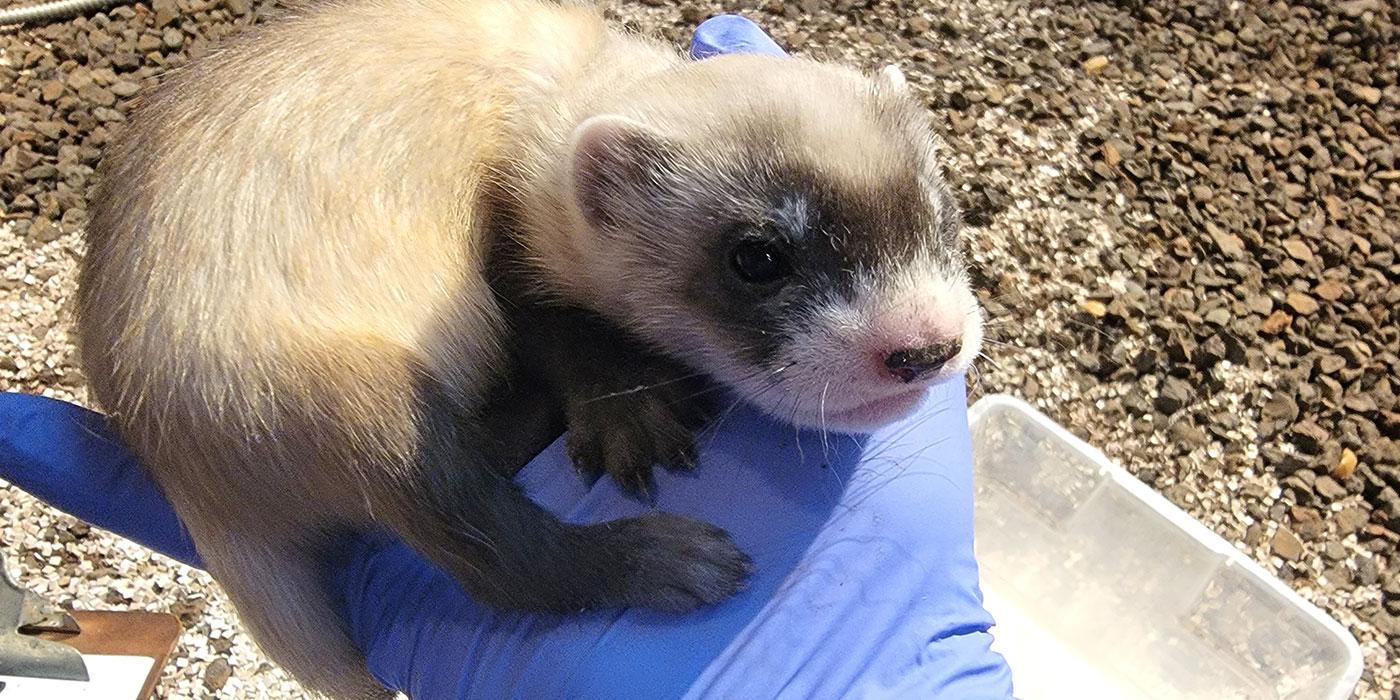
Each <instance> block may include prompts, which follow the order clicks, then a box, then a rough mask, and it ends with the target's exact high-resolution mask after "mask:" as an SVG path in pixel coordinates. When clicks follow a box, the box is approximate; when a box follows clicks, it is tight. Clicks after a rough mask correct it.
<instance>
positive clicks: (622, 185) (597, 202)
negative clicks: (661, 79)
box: [572, 115, 671, 229]
mask: <svg viewBox="0 0 1400 700" xmlns="http://www.w3.org/2000/svg"><path fill="white" fill-rule="evenodd" d="M670 150H671V149H670V148H669V147H668V146H667V144H666V142H665V139H664V137H662V136H661V135H660V134H658V133H657V132H655V131H654V130H652V129H651V128H650V127H648V126H646V125H645V124H641V123H639V122H636V121H633V120H631V119H628V118H626V117H620V116H615V115H603V116H597V117H590V118H589V119H587V120H585V121H584V122H583V123H582V124H580V125H579V126H578V128H576V129H575V130H574V134H573V149H572V154H573V157H572V162H573V191H574V197H575V200H576V201H577V203H578V206H579V209H580V210H581V211H582V212H583V215H584V217H585V218H586V219H587V220H588V223H590V224H592V225H593V226H595V227H597V228H602V229H610V228H615V227H617V226H618V225H619V224H621V223H623V221H624V220H626V219H627V218H628V214H629V213H630V212H629V210H632V211H635V209H636V207H637V205H638V204H639V203H642V202H645V201H648V200H649V199H650V198H651V197H652V196H653V195H655V194H656V193H657V190H658V189H659V188H660V186H661V180H660V178H659V175H660V172H661V170H662V168H663V167H664V166H665V165H666V163H667V162H669V160H670V157H669V153H670Z"/></svg>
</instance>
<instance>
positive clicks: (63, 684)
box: [0, 654, 156, 700]
mask: <svg viewBox="0 0 1400 700" xmlns="http://www.w3.org/2000/svg"><path fill="white" fill-rule="evenodd" d="M155 662H156V660H155V659H153V658H151V657H149V656H108V655H105V654H83V663H85V664H87V670H88V681H87V682H86V683H84V682H82V681H55V680H49V679H46V678H20V677H18V676H4V675H0V683H4V684H5V687H4V689H2V690H0V700H136V698H137V697H138V696H139V695H140V694H141V686H143V685H145V684H146V676H147V675H148V674H149V673H150V672H151V665H152V664H154V663H155Z"/></svg>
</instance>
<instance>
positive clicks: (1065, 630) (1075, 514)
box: [969, 395, 1361, 700]
mask: <svg viewBox="0 0 1400 700" xmlns="http://www.w3.org/2000/svg"><path fill="white" fill-rule="evenodd" d="M969 418H970V421H971V425H972V440H973V450H974V454H975V455H976V470H977V472H976V479H977V511H976V517H977V520H976V526H977V540H976V542H977V557H978V562H979V564H980V566H981V575H982V587H983V592H984V593H985V595H986V604H987V608H988V610H989V611H990V612H991V613H992V615H993V616H994V617H995V618H996V620H997V626H996V628H995V629H994V630H993V635H994V636H995V638H996V640H997V641H996V644H995V647H994V648H996V649H997V650H998V651H1000V652H1001V653H1002V654H1003V655H1005V656H1006V658H1007V660H1008V661H1009V662H1010V664H1011V669H1012V675H1013V678H1014V682H1015V685H1016V694H1017V695H1018V696H1019V697H1021V698H1025V699H1026V700H1034V699H1036V698H1076V699H1084V698H1153V699H1158V698H1172V699H1176V698H1201V699H1202V700H1205V699H1209V700H1230V699H1234V698H1251V699H1252V698H1289V699H1292V698H1296V699H1299V700H1331V699H1336V700H1341V699H1343V698H1349V697H1351V695H1352V693H1353V692H1354V690H1355V686H1356V682H1357V680H1358V679H1359V678H1360V676H1361V651H1360V649H1359V648H1358V646H1357V644H1356V640H1355V639H1353V638H1352V636H1351V635H1350V634H1348V633H1347V631H1346V630H1345V629H1343V628H1342V626H1341V625H1339V624H1337V622H1336V621H1335V620H1333V619H1332V618H1330V617H1328V616H1327V615H1325V614H1323V613H1322V611H1320V610H1318V609H1317V608H1316V607H1314V606H1313V605H1311V604H1310V603H1308V602H1307V601H1305V600H1303V599H1302V598H1300V597H1299V596H1298V595H1297V594H1296V593H1295V592H1294V591H1292V590H1291V589H1289V588H1288V587H1287V586H1286V585H1285V584H1284V583H1283V582H1282V581H1279V580H1278V579H1277V578H1275V577H1274V576H1272V575H1271V574H1269V573H1267V572H1265V571H1264V570H1263V569H1262V568H1260V567H1259V566H1258V565H1257V564H1256V563H1254V562H1253V561H1252V560H1250V559H1249V557H1247V556H1246V555H1244V554H1243V553H1242V552H1240V551H1238V550H1237V549H1235V548H1234V547H1233V546H1231V545H1230V544H1229V543H1228V542H1226V541H1225V540H1224V539H1223V538H1221V537H1219V536H1218V535H1216V534H1214V533H1212V532H1211V531H1210V530H1208V529H1206V527H1205V526H1203V525H1201V524H1200V523H1199V522H1197V521H1196V520H1195V519H1193V518H1192V517H1191V516H1190V515H1188V514H1186V513H1185V512H1184V511H1182V510H1180V509H1179V508H1177V507H1176V506H1174V505H1172V504H1171V503H1170V502H1168V501H1167V500H1166V499H1165V498H1163V497H1162V496H1160V495H1158V494H1157V493H1156V492H1154V491H1153V490H1152V489H1151V488H1149V487H1147V486H1146V485H1145V484H1143V483H1142V482H1140V481H1138V480H1137V479H1136V478H1134V477H1133V476H1132V475H1130V474H1128V473H1127V472H1126V471H1124V470H1123V469H1122V468H1121V467H1118V466H1117V465H1115V464H1113V463H1112V462H1110V461H1109V460H1108V459H1107V458H1106V457H1105V456H1104V455H1103V454H1102V453H1101V452H1099V451H1098V450H1096V449H1094V448H1092V447H1090V446H1089V445H1086V444H1085V443H1084V442H1082V441H1081V440H1079V439H1077V438H1075V437H1074V436H1073V435H1071V434H1070V433H1069V432H1068V431H1066V430H1065V429H1064V428H1062V427H1060V426H1059V425H1057V424H1055V423H1054V422H1053V421H1051V420H1050V419H1049V418H1047V417H1046V416H1045V415H1043V414H1041V413H1040V412H1038V411H1036V410H1035V409H1034V408H1032V407H1031V406H1030V405H1028V404H1026V403H1025V402H1023V401H1020V400H1017V399H1015V398H1012V397H1009V396H1000V395H998V396H988V397H986V398H983V399H981V400H980V401H978V402H977V403H976V404H974V405H973V406H972V408H971V409H970V415H969Z"/></svg>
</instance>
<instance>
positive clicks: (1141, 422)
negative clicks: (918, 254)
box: [0, 0, 1400, 698]
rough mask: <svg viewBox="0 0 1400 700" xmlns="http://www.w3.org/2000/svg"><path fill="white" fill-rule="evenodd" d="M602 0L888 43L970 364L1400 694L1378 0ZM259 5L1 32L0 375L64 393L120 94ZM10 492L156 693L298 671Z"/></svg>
mask: <svg viewBox="0 0 1400 700" xmlns="http://www.w3.org/2000/svg"><path fill="white" fill-rule="evenodd" d="M5 4H7V3H5V2H4V1H3V0H0V6H3V5H5ZM606 4H607V5H608V6H609V7H610V8H611V11H612V12H613V13H614V14H615V15H616V17H617V18H618V19H619V20H620V21H624V22H627V23H628V24H630V25H632V26H634V27H636V28H638V29H640V30H643V31H646V32H651V33H658V34H661V35H664V36H666V37H669V38H671V39H673V40H675V41H676V42H677V43H678V44H679V43H680V42H683V41H685V40H686V39H687V38H688V35H689V31H690V29H691V28H692V27H693V26H694V24H695V23H696V22H698V21H700V20H702V19H704V18H705V17H706V16H708V15H710V14H712V13H715V12H718V11H721V10H728V11H743V12H746V13H748V14H750V15H751V16H753V17H754V18H755V19H757V20H759V21H760V22H761V23H762V24H763V25H764V26H765V27H768V28H769V29H770V30H771V31H772V32H773V33H774V34H775V36H777V37H778V39H779V40H780V42H781V43H783V44H784V45H786V46H788V47H789V48H791V49H793V50H795V51H797V52H801V53H807V54H811V55H815V56H819V57H825V58H835V59H841V60H847V61H851V62H855V63H857V64H860V65H864V66H868V67H875V66H877V65H879V64H881V63H884V62H897V63H899V64H900V66H901V67H902V68H904V70H905V72H906V73H907V75H908V77H909V79H910V82H911V84H912V85H913V86H914V88H915V89H916V90H918V91H919V92H920V94H922V95H924V96H925V97H926V99H927V102H928V104H929V107H930V109H931V117H932V118H933V119H934V122H935V124H936V125H937V126H938V127H939V129H940V130H941V131H942V132H943V133H944V134H946V136H947V142H948V143H947V145H946V148H945V149H944V150H945V153H946V157H947V162H948V170H949V172H950V175H951V179H952V180H953V182H954V183H955V184H956V185H957V186H958V187H959V189H960V192H961V195H962V200H963V203H964V205H965V206H966V207H967V209H968V217H967V218H968V222H969V224H970V226H969V230H968V236H969V244H970V246H971V250H972V254H973V257H974V259H975V262H976V267H977V273H978V277H979V283H980V284H981V286H982V288H983V289H984V297H983V298H984V301H985V302H986V303H987V304H988V306H989V309H990V310H991V311H992V315H993V317H994V319H995V320H994V321H993V322H992V324H993V325H992V326H991V334H990V335H991V339H992V341H993V342H992V343H990V344H989V347H988V349H987V352H986V354H987V356H988V357H987V359H985V360H984V361H983V362H982V363H981V365H980V372H979V376H978V378H977V379H978V382H977V391H978V392H979V393H984V392H989V391H1006V392H1010V393H1014V394H1018V395H1020V396H1022V397H1024V398H1027V399H1029V400H1031V401H1032V402H1033V403H1035V404H1037V405H1038V406H1040V407H1041V408H1042V409H1044V410H1045V411H1047V412H1048V413H1049V414H1050V415H1052V416H1053V417H1055V418H1056V419H1058V420H1060V421H1061V422H1063V423H1064V424H1065V425H1067V426H1069V427H1070V429H1071V430H1073V431H1074V432H1076V433H1077V434H1079V435H1080V436H1081V437H1083V438H1085V439H1087V440H1088V441H1089V442H1090V443H1092V444H1095V445H1098V446H1100V447H1102V448H1104V449H1105V450H1106V451H1107V452H1108V454H1109V455H1110V456H1111V457H1113V458H1115V459H1117V460H1119V461H1120V462H1122V463H1123V464H1125V465H1126V466H1127V467H1128V468H1129V469H1130V470H1132V471H1133V472H1134V473H1135V474H1137V475H1138V476H1139V477H1140V478H1142V479H1143V480H1144V481H1146V482H1148V483H1149V484H1152V485H1153V486H1155V487H1156V488H1157V489H1159V490H1160V491H1162V492H1163V493H1164V494H1166V496H1167V497H1168V498H1170V499H1171V500H1172V501H1173V502H1175V503H1177V504H1178V505H1180V506H1182V507H1183V508H1185V509H1186V510H1188V511H1189V512H1191V513H1192V514H1193V515H1195V516H1196V517H1198V518H1200V519H1201V520H1202V521H1203V522H1205V523H1206V524H1207V525H1208V526H1209V527H1211V528H1212V529H1213V530H1215V531H1216V532H1218V533H1220V534H1221V535H1222V536H1224V537H1225V538H1227V539H1228V540H1230V541H1232V542H1235V543H1236V544H1237V545H1238V546H1239V547H1241V548H1242V549H1243V550H1244V551H1246V552H1248V553H1249V554H1251V555H1253V556H1254V557H1255V558H1256V559H1258V560H1259V561H1260V562H1262V563H1263V564H1264V565H1265V566H1266V567H1267V568H1269V569H1270V570H1271V571H1274V572H1276V573H1277V574H1278V575H1279V576H1280V577H1281V578H1283V580H1285V581H1287V582H1288V583H1289V584H1290V585H1292V586H1293V587H1294V588H1295V589H1297V590H1298V591H1299V592H1300V593H1301V594H1302V595H1303V596H1304V597H1306V598H1308V599H1309V600H1312V601H1313V602H1315V603H1317V604H1318V605H1319V606H1321V607H1322V608H1324V609H1325V610H1327V611H1328V612H1329V613H1331V614H1332V615H1333V616H1335V617H1336V618H1337V619H1339V620H1340V621H1341V622H1342V623H1343V624H1344V625H1345V626H1347V627H1348V628H1349V629H1350V630H1351V631H1352V633H1353V634H1354V635H1356V637H1357V638H1358V639H1359V640H1360V641H1361V644H1362V647H1363V650H1364V653H1365V658H1366V669H1367V670H1366V675H1365V676H1364V678H1363V680H1362V683H1361V687H1360V689H1359V692H1358V696H1359V697H1363V698H1396V697H1400V695H1397V690H1396V683H1397V678H1396V671H1395V668H1396V666H1397V663H1400V583H1397V581H1400V576H1397V573H1400V557H1397V556H1396V544H1397V541H1400V534H1397V532H1400V493H1397V491H1400V454H1397V443H1396V440H1397V438H1400V435H1397V432H1400V408H1397V404H1396V399H1395V392H1396V391H1397V389H1400V387H1398V386H1397V385H1396V382H1397V379H1396V377H1397V376H1400V375H1397V372H1396V364H1397V354H1400V329H1397V324H1396V322H1395V316H1394V309H1395V307H1396V306H1397V303H1400V285H1397V284H1396V281H1397V280H1396V278H1397V265H1396V259H1395V250H1396V244H1395V238H1396V236H1400V231H1398V230H1397V228H1396V224H1395V223H1394V222H1396V221H1400V164H1397V153H1396V150H1397V149H1400V138H1397V136H1398V134H1397V130H1398V129H1397V120H1398V119H1400V118H1398V117H1397V107H1400V89H1397V88H1396V87H1395V84H1396V83H1397V71H1398V70H1400V58H1397V56H1398V55H1400V50H1397V48H1398V47H1400V30H1397V26H1400V6H1397V5H1395V4H1394V3H1392V2H1387V1H1386V0H1346V1H1344V2H1338V3H1326V2H1302V3H1296V4H1293V5H1287V4H1283V3H1265V2H1257V1H1253V0H1250V1H1241V2H1236V3H1229V4H1225V3H1218V2H1212V1H1210V0H1185V2H1181V3H1171V4H1166V3H1161V4H1160V5H1161V7H1158V5H1159V4H1157V3H1142V2H1134V1H1132V0H1121V1H1119V2H1098V3H1089V4H1087V5H1084V6H1083V7H1070V4H1069V3H1055V4H1047V3H1032V2H1020V1H1018V0H988V1H987V2H977V3H959V2H945V1H942V0H940V1H936V2H918V3H909V2H850V1H837V2H829V1H822V0H803V1H802V2H795V3H781V2H764V3H723V4H721V3H704V2H663V1H661V0H656V1H648V2H644V3H640V4H638V3H615V2H614V3H606ZM272 5H273V3H270V2H261V1H250V0H223V1H208V0H157V1H156V2H154V3H153V4H151V5H145V4H136V5H132V6H130V7H125V8H119V9H114V10H112V11H111V12H109V13H107V14H105V15H98V16H95V17H93V18H87V19H76V20H73V21H70V22H65V23H60V24H55V25H52V26H49V27H44V28H39V29H34V30H25V31H21V32H18V33H14V34H9V35H0V50H3V53H2V54H0V105H2V106H3V108H4V109H3V116H0V205H3V209H0V217H3V218H0V389H4V390H15V391H27V392H34V393H43V394H47V395H50V396H56V397H59V398H64V399H69V400H75V401H78V402H83V401H85V400H86V398H87V397H86V395H85V392H84V389H83V385H82V379H81V377H80V376H79V375H78V373H77V371H76V369H75V358H74V351H73V345H72V342H71V340H70V335H69V334H70V332H71V329H72V326H71V321H70V318H69V316H68V312H69V307H68V300H69V298H70V296H71V293H72V288H73V273H74V268H75V261H76V259H77V258H78V256H79V255H81V253H82V250H81V243H80V241H79V240H78V236H77V232H78V231H80V230H81V227H82V226H83V224H84V222H85V220H86V213H85V207H84V204H83V195H84V193H85V191H86V188H87V187H88V186H89V184H90V181H91V177H90V176H91V173H92V165H93V164H94V163H95V161H96V158H97V157H98V155H99V154H100V152H101V151H100V149H101V148H102V145H103V144H104V143H105V141H106V139H107V137H108V135H109V134H110V133H111V132H112V130H114V129H117V128H120V125H121V122H122V120H123V119H124V116H123V115H124V112H125V109H126V106H127V101H128V99H129V98H131V97H132V96H133V95H137V94H139V92H140V91H141V90H142V89H143V88H145V87H148V86H150V85H152V84H154V83H155V81H157V80H158V76H159V75H160V73H161V72H162V71H163V70H165V69H167V68H168V67H172V66H177V65H180V64H181V63H183V62H185V61H186V60H188V58H189V57H190V56H197V55H199V54H200V53H202V52H204V51H206V50H207V49H208V47H209V46H210V43H211V42H214V41H217V40H218V39H219V38H220V37H222V36H225V35H227V34H229V33H231V32H235V31H238V29H239V28H240V27H243V26H247V25H249V24H251V23H253V22H254V21H257V20H259V19H260V18H261V16H262V13H263V12H265V11H266V10H267V9H269V8H270V7H271V6H272ZM0 514H3V519H0V523H3V525H0V528H3V529H0V538H3V546H4V547H5V549H6V554H7V555H8V556H9V557H11V559H12V563H13V565H14V566H18V567H21V571H20V578H21V579H22V580H23V581H24V582H25V583H26V584H27V585H30V586H32V587H34V588H36V589H37V590H40V591H41V592H45V593H47V594H49V595H52V596H54V597H56V598H59V599H60V600H62V601H64V602H66V603H69V604H72V605H75V606H79V607H104V608H127V607H129V608H142V609H160V610H173V611H175V612H177V613H179V614H180V615H181V618H182V620H183V621H184V623H185V625H186V628H187V632H186V634H185V635H184V638H183V639H182V641H181V645H180V647H179V650H178V652H177V653H178V656H177V658H176V660H175V662H174V663H173V664H172V666H171V667H170V668H169V669H167V671H166V676H165V678H164V681H163V683H162V686H161V690H160V694H161V696H162V697H181V698H184V697H205V696H208V697H220V698H243V697H248V698H292V697H302V694H301V693H300V692H299V691H297V690H296V689H295V686H294V685H292V684H291V683H290V682H288V681H287V680H286V679H285V677H284V676H283V675H282V674H281V673H280V672H278V671H277V670H275V669H273V668H272V667H271V666H270V665H268V664H266V663H265V662H264V661H262V660H261V658H260V657H259V656H258V655H257V654H256V652H255V651H254V650H253V649H252V648H251V646H250V645H249V643H248V641H247V639H246V637H244V636H243V635H242V634H241V633H240V632H239V631H238V628H237V624H236V622H235V621H234V618H233V617H232V616H231V614H230V610H229V608H228V606H227V604H226V603H225V602H224V601H223V599H222V597H221V596H220V594H219V593H218V590H217V587H216V586H214V585H213V584H212V583H211V582H210V581H209V579H208V578H207V577H206V576H204V575H202V574H199V573H198V572H192V571H190V570H188V569H186V568H183V567H181V566H178V565H176V564H173V563H172V562H170V561H168V560H166V559H163V558H160V557H156V556H152V555H149V554H148V553H146V552H145V551H144V550H142V549H140V548H139V547H135V546H134V545H131V544H129V543H126V542H123V541H121V540H119V539H117V538H115V537H112V536H110V535H108V534H106V533H103V532H101V531H97V530H90V529H89V528H88V527H86V526H85V525H84V524H82V523H79V522H77V521H75V520H74V519H72V518H69V517H67V516H65V515H62V514H58V513H56V512H54V511H52V510H50V509H47V508H45V507H43V506H42V505H39V504H37V503H36V502H35V501H34V500H33V499H31V498H29V497H28V496H26V495H24V494H22V493H19V492H18V491H17V490H15V489H12V488H8V487H6V489H5V490H4V492H3V493H0Z"/></svg>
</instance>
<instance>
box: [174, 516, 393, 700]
mask: <svg viewBox="0 0 1400 700" xmlns="http://www.w3.org/2000/svg"><path fill="white" fill-rule="evenodd" d="M191 534H192V535H193V536H194V539H195V544H196V545H197V546H198V547H199V551H200V555H201V557H202V558H203V559H204V560H205V561H206V562H207V563H208V567H209V572H210V573H211V574H212V575H213V576H214V578H215V579H216V580H217V581H218V582H219V584H220V585H221V586H222V587H223V589H224V592H225V593H226V594H227V595H228V597H229V600H230V601H232V603H233V604H234V606H235V607H236V608H237V609H238V614H239V618H240V620H241V621H242V623H243V625H244V626H245V627H246V628H247V629H248V631H249V632H250V633H252V636H253V639H254V640H255V641H256V642H257V644H258V646H259V647H261V648H262V650H263V652H264V653H266V654H267V655H268V656H269V657H271V658H273V659H276V660H277V662H278V664H279V665H281V666H282V667H283V668H284V669H286V670H287V672H289V673H290V674H291V675H292V676H293V677H294V678H296V680H297V681H298V682H300V683H301V684H302V685H303V686H304V687H305V688H306V689H307V690H309V691H311V692H313V693H316V694H319V695H321V696H323V697H325V698H331V699H333V700H387V699H388V698H393V697H395V696H396V693H395V692H394V691H391V690H389V689H387V688H385V687H384V686H382V685H381V684H380V683H379V682H378V681H376V680H375V679H374V677H373V676H372V675H370V672H369V669H368V668H366V666H365V660H364V656H363V654H362V653H361V652H360V650H359V649H358V648H357V647H356V645H355V643H354V641H353V640H352V639H351V637H350V633H349V630H348V629H347V627H346V624H345V621H344V620H345V617H344V611H343V610H341V606H340V605H338V604H336V601H335V600H334V598H333V595H332V593H331V592H330V590H329V589H328V587H327V579H326V576H325V570H324V568H323V567H324V566H325V564H324V562H323V559H322V557H324V555H325V552H326V551H329V549H330V547H329V546H328V545H329V543H328V542H323V543H295V542H287V541H282V542H276V543H270V542H266V541H259V540H250V539H246V538H241V537H237V536H235V535H232V534H231V533H211V532H207V531H206V532H199V531H192V532H191Z"/></svg>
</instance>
